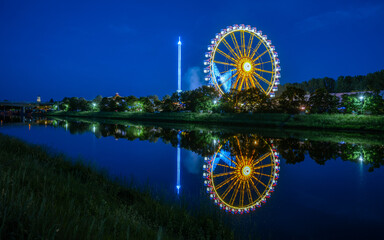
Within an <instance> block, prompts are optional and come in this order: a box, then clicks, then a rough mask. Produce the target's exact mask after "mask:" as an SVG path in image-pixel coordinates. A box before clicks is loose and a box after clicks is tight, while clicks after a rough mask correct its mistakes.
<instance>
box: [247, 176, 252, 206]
mask: <svg viewBox="0 0 384 240" xmlns="http://www.w3.org/2000/svg"><path fill="white" fill-rule="evenodd" d="M250 188H251V187H250V186H249V181H247V195H248V201H249V203H253V199H252V193H251V189H250Z"/></svg>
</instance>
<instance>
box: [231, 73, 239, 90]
mask: <svg viewBox="0 0 384 240" xmlns="http://www.w3.org/2000/svg"><path fill="white" fill-rule="evenodd" d="M239 80H240V75H237V77H236V80H235V83H234V84H233V85H232V89H237V84H238V83H239Z"/></svg>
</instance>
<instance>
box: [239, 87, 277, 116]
mask: <svg viewBox="0 0 384 240" xmlns="http://www.w3.org/2000/svg"><path fill="white" fill-rule="evenodd" d="M238 94H239V102H240V106H239V108H240V111H242V112H266V111H268V109H270V101H268V100H269V97H268V96H267V95H265V94H264V93H263V92H261V91H260V90H259V89H258V88H249V89H247V90H243V91H241V92H239V93H238Z"/></svg>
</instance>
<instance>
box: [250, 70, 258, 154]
mask: <svg viewBox="0 0 384 240" xmlns="http://www.w3.org/2000/svg"><path fill="white" fill-rule="evenodd" d="M249 81H250V82H251V84H252V87H254V88H257V87H256V85H255V81H254V78H253V77H252V75H251V78H250V79H249ZM256 82H257V81H256ZM252 156H253V154H252Z"/></svg>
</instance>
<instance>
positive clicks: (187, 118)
mask: <svg viewBox="0 0 384 240" xmlns="http://www.w3.org/2000/svg"><path fill="white" fill-rule="evenodd" d="M47 115H48V116H66V117H83V118H107V119H122V120H136V121H150V122H170V123H199V124H210V125H231V126H244V127H279V128H296V129H326V130H348V131H376V132H377V131H379V132H383V131H384V116H371V115H352V114H308V115H301V114H298V115H289V114H283V113H254V114H247V113H236V114H235V113H232V114H230V113H226V114H218V113H186V112H177V113H131V112H52V113H49V114H47Z"/></svg>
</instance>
